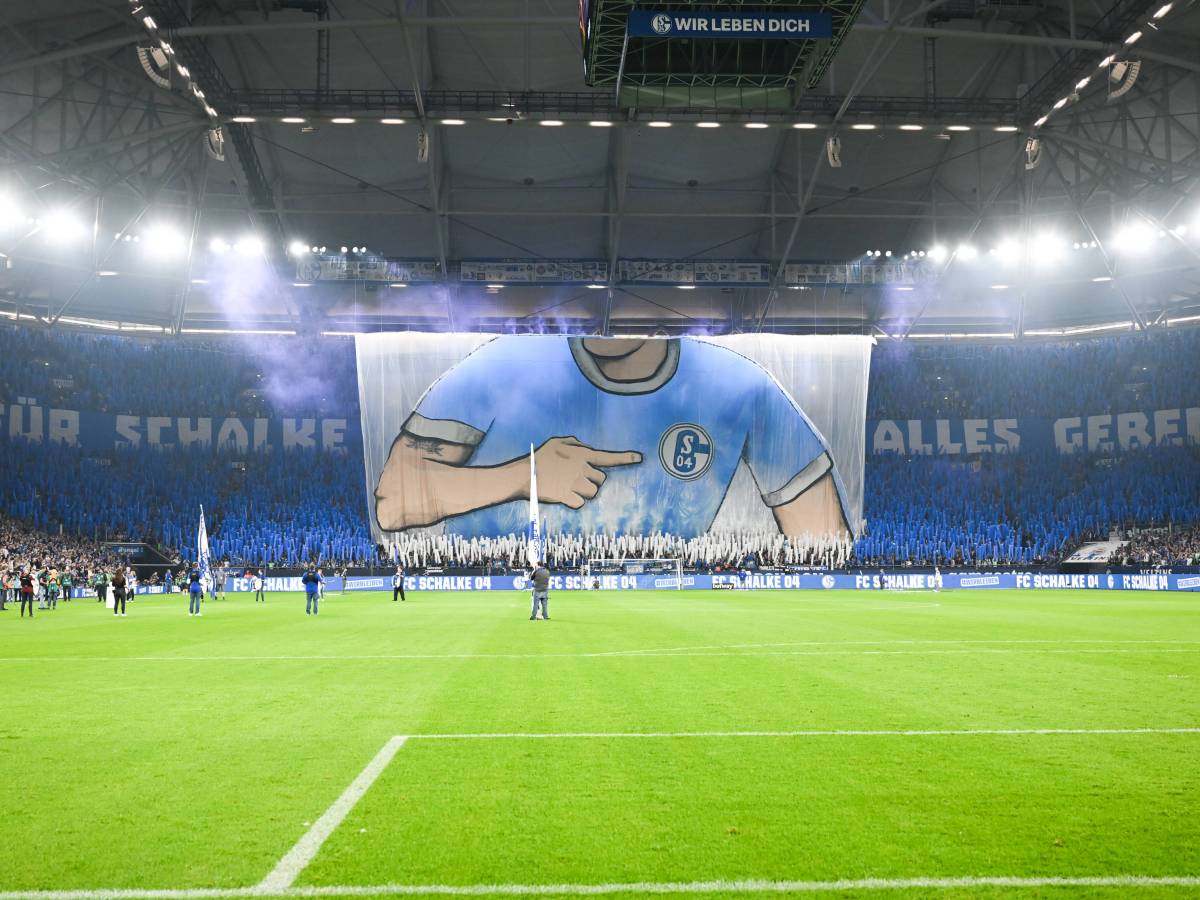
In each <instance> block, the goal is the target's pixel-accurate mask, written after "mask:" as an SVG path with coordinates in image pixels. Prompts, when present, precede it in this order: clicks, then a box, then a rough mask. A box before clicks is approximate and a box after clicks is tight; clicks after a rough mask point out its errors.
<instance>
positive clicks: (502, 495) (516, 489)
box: [375, 413, 642, 531]
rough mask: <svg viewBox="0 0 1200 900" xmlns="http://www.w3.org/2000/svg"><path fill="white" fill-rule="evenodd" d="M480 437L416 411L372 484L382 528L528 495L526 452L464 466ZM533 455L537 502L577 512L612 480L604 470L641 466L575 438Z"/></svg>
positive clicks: (633, 457)
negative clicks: (505, 459) (496, 461)
mask: <svg viewBox="0 0 1200 900" xmlns="http://www.w3.org/2000/svg"><path fill="white" fill-rule="evenodd" d="M418 431H420V432H423V433H420V434H419V433H415V432H418ZM430 435H433V436H430ZM454 438H458V440H455V439H454ZM482 438H483V435H482V433H479V432H477V431H476V430H475V429H473V428H470V426H467V425H464V424H463V423H461V422H450V421H445V420H442V421H435V420H430V419H425V418H424V417H423V416H421V415H419V414H417V413H414V414H413V416H411V417H410V418H409V420H408V422H406V423H405V425H404V429H403V430H402V431H401V432H400V434H399V436H398V437H397V438H396V441H395V442H394V443H393V444H392V450H391V453H389V454H388V460H387V463H386V464H385V465H384V468H383V472H382V474H381V475H380V476H379V483H378V484H377V485H376V487H375V517H376V519H377V520H378V522H379V527H380V528H382V529H383V530H384V531H403V530H404V529H407V528H416V527H419V526H422V525H432V524H435V523H437V522H440V521H442V520H443V519H447V518H450V517H451V516H458V515H462V514H464V513H469V512H473V511H474V510H477V509H485V508H487V507H489V506H496V505H497V504H500V503H508V502H510V501H513V500H528V499H529V464H528V462H527V460H526V458H525V457H523V456H521V457H517V458H515V459H511V460H509V461H508V462H504V463H501V464H499V465H495V466H468V465H467V461H468V460H469V459H470V458H471V455H472V454H473V453H474V452H475V447H476V446H477V445H478V443H479V441H480V440H482ZM534 459H535V460H536V464H537V471H538V499H539V500H540V501H542V502H544V503H560V504H563V505H564V506H569V507H570V508H571V509H579V508H580V507H582V506H583V505H584V504H585V503H586V502H587V501H588V500H590V499H592V498H593V497H595V496H596V494H597V492H598V491H599V490H600V486H601V485H602V484H604V480H605V479H606V478H607V477H608V476H607V473H605V471H604V469H606V468H611V467H613V466H629V465H636V464H637V463H640V462H641V461H642V455H641V454H640V453H637V452H636V451H616V452H613V451H608V450H597V449H596V448H594V447H589V446H588V445H587V444H584V443H582V442H581V441H579V440H578V439H577V438H574V437H554V438H550V439H549V440H548V441H546V442H545V443H543V444H542V445H541V446H540V447H538V448H537V450H536V451H535V452H534Z"/></svg>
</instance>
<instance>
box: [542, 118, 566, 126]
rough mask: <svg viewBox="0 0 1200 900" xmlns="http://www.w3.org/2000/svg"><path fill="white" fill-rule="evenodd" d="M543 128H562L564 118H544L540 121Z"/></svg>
mask: <svg viewBox="0 0 1200 900" xmlns="http://www.w3.org/2000/svg"><path fill="white" fill-rule="evenodd" d="M538 124H539V125H541V126H542V127H543V128H561V127H562V125H563V120H562V119H542V121H540V122H538Z"/></svg>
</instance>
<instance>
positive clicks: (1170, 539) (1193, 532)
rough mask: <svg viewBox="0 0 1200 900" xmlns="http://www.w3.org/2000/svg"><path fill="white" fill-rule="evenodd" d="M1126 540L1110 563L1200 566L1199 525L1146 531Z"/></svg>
mask: <svg viewBox="0 0 1200 900" xmlns="http://www.w3.org/2000/svg"><path fill="white" fill-rule="evenodd" d="M1127 537H1128V542H1127V543H1125V544H1124V545H1122V546H1121V548H1120V549H1119V550H1117V552H1116V553H1114V554H1113V558H1112V559H1111V560H1109V562H1115V563H1119V564H1121V565H1124V566H1144V567H1150V568H1165V567H1169V566H1189V565H1190V566H1196V565H1200V526H1196V525H1192V526H1190V527H1186V528H1153V529H1146V530H1141V531H1134V532H1131V533H1130V534H1129V535H1127Z"/></svg>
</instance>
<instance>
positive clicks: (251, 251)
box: [233, 234, 263, 256]
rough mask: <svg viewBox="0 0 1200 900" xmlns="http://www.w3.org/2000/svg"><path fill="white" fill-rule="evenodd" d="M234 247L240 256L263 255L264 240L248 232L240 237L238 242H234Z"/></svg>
mask: <svg viewBox="0 0 1200 900" xmlns="http://www.w3.org/2000/svg"><path fill="white" fill-rule="evenodd" d="M233 249H234V250H236V251H237V252H238V254H239V255H240V256H262V253H263V242H262V239H261V238H259V237H257V236H255V235H253V234H247V235H244V236H243V237H241V238H239V239H238V242H237V243H236V244H234V247H233Z"/></svg>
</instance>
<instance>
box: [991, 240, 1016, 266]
mask: <svg viewBox="0 0 1200 900" xmlns="http://www.w3.org/2000/svg"><path fill="white" fill-rule="evenodd" d="M996 258H997V259H998V260H1000V262H1002V263H1004V264H1005V265H1011V264H1012V263H1015V262H1018V261H1019V260H1020V259H1021V245H1020V244H1018V243H1017V242H1016V241H1014V240H1013V239H1012V238H1006V239H1004V240H1002V241H1001V242H1000V244H999V245H998V246H997V247H996Z"/></svg>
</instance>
